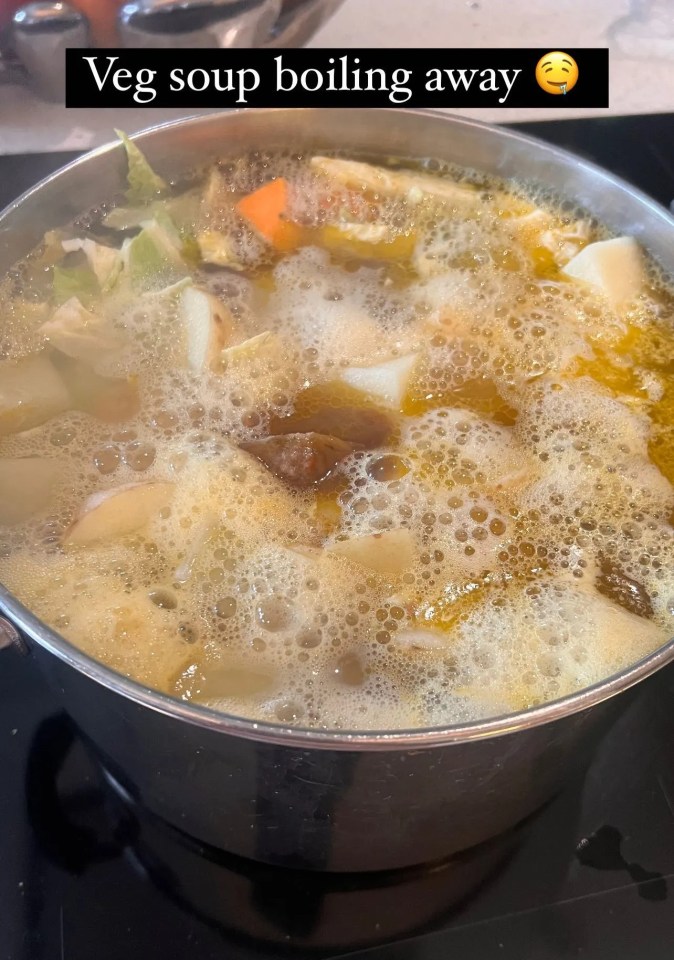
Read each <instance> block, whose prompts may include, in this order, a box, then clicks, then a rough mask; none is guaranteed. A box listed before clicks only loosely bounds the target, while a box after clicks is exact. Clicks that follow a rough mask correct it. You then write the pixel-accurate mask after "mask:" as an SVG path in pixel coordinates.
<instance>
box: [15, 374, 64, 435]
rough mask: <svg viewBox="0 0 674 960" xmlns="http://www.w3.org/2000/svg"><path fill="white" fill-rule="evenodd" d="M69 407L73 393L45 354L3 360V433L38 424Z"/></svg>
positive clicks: (17, 431)
mask: <svg viewBox="0 0 674 960" xmlns="http://www.w3.org/2000/svg"><path fill="white" fill-rule="evenodd" d="M69 407H70V394H69V393H68V390H67V389H66V386H65V384H64V382H63V380H62V379H61V377H60V376H59V374H58V372H57V370H56V369H55V368H54V366H53V365H52V363H51V361H50V360H49V359H48V358H47V357H44V356H33V357H25V358H23V359H21V360H6V361H4V362H2V363H0V436H3V435H5V434H8V433H19V431H21V430H29V429H30V428H31V427H37V426H39V425H40V424H41V423H45V422H46V421H47V420H51V418H52V417H55V416H57V415H58V414H59V413H63V412H64V410H68V409H69Z"/></svg>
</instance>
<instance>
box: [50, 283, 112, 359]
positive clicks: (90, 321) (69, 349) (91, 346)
mask: <svg viewBox="0 0 674 960" xmlns="http://www.w3.org/2000/svg"><path fill="white" fill-rule="evenodd" d="M39 332H40V333H41V334H42V335H43V336H44V337H45V339H46V340H47V341H48V342H49V343H50V344H52V345H53V346H54V347H56V348H57V349H58V350H60V351H61V353H65V354H66V356H68V357H73V358H74V359H75V360H84V361H87V362H91V363H95V361H96V360H97V359H98V358H99V357H100V355H101V354H102V353H111V352H113V351H115V350H118V349H119V348H120V347H121V345H122V342H121V340H120V338H119V337H117V336H116V335H115V333H114V332H113V331H112V330H111V329H110V328H109V326H108V324H107V323H106V322H105V320H103V319H102V318H101V317H100V316H98V315H97V314H95V313H92V312H91V311H90V310H87V309H86V308H85V307H83V306H82V304H81V303H80V301H79V300H78V299H77V297H71V298H70V300H67V301H66V302H65V303H64V304H62V305H61V306H60V307H59V308H58V310H56V311H55V312H54V313H53V314H52V317H51V319H50V320H47V322H46V323H43V324H42V326H41V327H40V330H39Z"/></svg>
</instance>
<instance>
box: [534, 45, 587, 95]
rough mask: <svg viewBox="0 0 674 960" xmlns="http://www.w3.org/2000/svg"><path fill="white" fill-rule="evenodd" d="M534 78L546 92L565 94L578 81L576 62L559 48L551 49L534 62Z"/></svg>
mask: <svg viewBox="0 0 674 960" xmlns="http://www.w3.org/2000/svg"><path fill="white" fill-rule="evenodd" d="M536 80H537V82H538V86H539V87H540V88H541V90H545V92H546V93H554V94H560V93H562V94H566V93H568V92H569V90H573V88H574V87H575V85H576V84H577V83H578V64H577V63H576V61H575V60H574V59H573V57H571V56H569V54H568V53H564V52H563V51H561V50H552V51H551V52H550V53H546V54H545V56H544V57H541V59H540V60H539V61H538V63H537V64H536Z"/></svg>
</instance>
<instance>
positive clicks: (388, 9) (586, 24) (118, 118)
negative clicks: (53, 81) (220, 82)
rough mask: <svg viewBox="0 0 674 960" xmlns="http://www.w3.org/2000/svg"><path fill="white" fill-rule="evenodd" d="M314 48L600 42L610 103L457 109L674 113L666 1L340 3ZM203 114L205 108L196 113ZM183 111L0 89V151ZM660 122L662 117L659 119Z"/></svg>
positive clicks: (499, 117)
mask: <svg viewBox="0 0 674 960" xmlns="http://www.w3.org/2000/svg"><path fill="white" fill-rule="evenodd" d="M310 46H313V47H347V48H348V47H355V46H383V47H404V46H415V47H437V46H447V47H489V46H499V47H510V46H513V47H526V46H532V47H549V48H550V49H562V50H563V49H564V48H565V47H574V46H575V47H581V46H608V47H609V48H610V50H611V84H610V86H611V92H610V98H611V106H610V107H609V108H607V109H604V110H602V109H594V110H593V109H576V110H574V108H573V106H570V107H568V108H567V109H566V110H564V111H563V113H560V111H559V110H557V109H554V108H551V109H550V110H546V109H528V110H527V109H513V108H507V107H506V108H503V109H463V110H456V111H454V112H456V113H459V114H464V115H467V116H471V117H476V118H477V119H481V120H486V121H491V122H504V123H512V122H517V121H524V120H545V119H548V118H553V117H554V118H555V119H560V117H562V116H563V117H565V118H571V117H581V116H585V117H587V116H604V115H608V116H611V115H613V116H616V115H627V114H641V113H665V112H668V111H669V112H671V111H674V2H673V0H613V2H611V3H607V2H606V0H559V2H552V0H546V2H543V3H540V4H538V5H532V4H530V3H529V2H528V0H413V2H411V0H346V2H345V3H344V5H343V6H342V7H341V9H340V10H339V11H338V12H337V13H336V14H335V16H334V17H333V18H332V19H331V20H330V21H329V22H328V23H326V24H325V25H324V26H323V27H322V28H321V30H320V31H319V32H318V33H317V34H316V36H315V37H314V38H313V40H312V41H311V43H310ZM202 112H207V111H202ZM184 115H185V112H184V111H181V110H158V109H152V108H148V109H128V110H116V111H114V118H113V116H112V113H111V112H109V111H105V110H66V109H65V108H64V107H61V106H59V105H56V104H46V103H43V102H41V101H38V100H36V99H35V98H34V97H32V96H31V95H30V94H29V93H28V92H27V91H26V90H23V89H21V88H18V87H0V153H26V152H33V151H39V150H82V149H88V148H90V147H94V146H97V145H98V144H100V143H104V142H106V141H107V140H109V139H111V128H112V126H113V120H114V126H116V127H122V128H123V129H126V130H128V131H129V132H130V133H132V132H134V131H136V130H139V129H142V128H143V127H147V126H151V125H152V124H154V123H160V122H162V121H164V120H170V119H177V118H178V117H181V116H184ZM663 122H664V121H663Z"/></svg>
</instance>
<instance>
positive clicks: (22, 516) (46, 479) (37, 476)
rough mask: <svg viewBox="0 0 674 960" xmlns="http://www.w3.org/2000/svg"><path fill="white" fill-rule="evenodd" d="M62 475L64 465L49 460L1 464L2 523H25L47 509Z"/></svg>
mask: <svg viewBox="0 0 674 960" xmlns="http://www.w3.org/2000/svg"><path fill="white" fill-rule="evenodd" d="M60 472H61V465H60V464H59V463H58V462H57V461H56V460H48V459H47V458H46V457H7V458H5V459H3V460H0V523H5V524H8V525H9V524H13V523H21V521H22V520H27V519H28V518H29V517H31V516H33V514H34V513H37V512H38V511H39V510H41V509H43V507H45V506H46V505H47V504H48V503H49V499H50V496H51V492H52V489H53V487H54V484H55V483H56V480H57V478H58V476H59V474H60Z"/></svg>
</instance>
